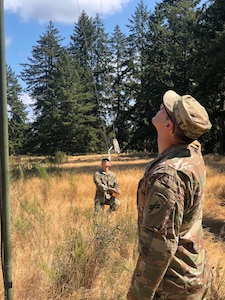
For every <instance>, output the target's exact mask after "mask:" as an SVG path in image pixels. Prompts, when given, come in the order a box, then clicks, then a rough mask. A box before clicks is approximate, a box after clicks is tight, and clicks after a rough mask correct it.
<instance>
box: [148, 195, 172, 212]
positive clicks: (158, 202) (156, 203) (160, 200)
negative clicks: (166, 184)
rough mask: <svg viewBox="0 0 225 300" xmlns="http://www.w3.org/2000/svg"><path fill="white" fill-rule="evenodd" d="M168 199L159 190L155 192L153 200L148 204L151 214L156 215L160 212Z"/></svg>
mask: <svg viewBox="0 0 225 300" xmlns="http://www.w3.org/2000/svg"><path fill="white" fill-rule="evenodd" d="M166 201H167V199H166V197H165V196H164V195H163V194H161V193H157V192H156V193H154V194H153V196H152V201H151V203H150V204H149V206H148V213H149V215H155V214H157V213H158V212H160V211H161V209H162V208H163V206H164V205H165V203H166Z"/></svg>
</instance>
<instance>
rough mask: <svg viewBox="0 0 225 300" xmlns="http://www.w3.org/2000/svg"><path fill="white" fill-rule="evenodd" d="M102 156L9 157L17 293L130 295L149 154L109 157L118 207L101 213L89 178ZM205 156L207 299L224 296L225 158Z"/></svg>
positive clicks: (101, 298)
mask: <svg viewBox="0 0 225 300" xmlns="http://www.w3.org/2000/svg"><path fill="white" fill-rule="evenodd" d="M101 158H102V155H95V156H79V157H78V156H74V157H69V158H68V160H67V161H66V162H64V163H52V162H50V161H48V160H46V159H44V158H42V159H41V158H36V159H31V158H30V159H27V158H26V159H25V158H24V159H19V160H18V159H10V172H11V173H10V174H11V175H10V201H11V232H12V236H11V238H12V274H13V289H12V290H13V299H15V300H45V299H52V300H53V299H54V300H57V299H66V300H69V299H76V300H86V299H87V300H119V299H121V300H125V299H126V293H127V290H128V287H129V284H130V280H131V276H132V272H133V269H134V267H135V265H136V259H137V226H136V221H137V210H136V190H137V184H138V181H139V179H140V178H141V176H142V175H143V172H144V168H145V166H146V164H147V163H148V162H149V161H150V160H151V159H152V158H151V157H150V156H147V155H146V156H145V157H140V156H139V157H138V156H137V157H135V156H125V155H120V156H118V155H114V154H113V155H112V167H111V170H112V171H113V172H115V173H116V175H117V178H118V181H119V184H120V188H121V191H122V193H121V195H120V196H119V200H120V201H121V206H120V208H119V210H118V211H117V212H114V213H112V214H107V213H106V212H105V213H104V214H100V215H96V214H94V210H93V208H94V201H93V198H94V194H95V185H94V183H93V178H92V177H93V172H94V171H95V170H97V169H98V168H99V167H100V162H101ZM205 161H206V165H207V186H206V199H205V205H204V232H205V244H206V246H207V249H208V254H209V257H210V260H211V263H212V266H213V275H214V276H213V283H212V287H211V289H210V291H209V295H208V298H207V299H208V300H224V299H225V296H224V295H225V282H224V281H225V260H224V259H223V257H224V241H225V226H224V224H225V223H224V216H225V158H224V157H219V156H206V157H205ZM0 298H1V299H3V298H4V287H3V283H2V285H1V286H0Z"/></svg>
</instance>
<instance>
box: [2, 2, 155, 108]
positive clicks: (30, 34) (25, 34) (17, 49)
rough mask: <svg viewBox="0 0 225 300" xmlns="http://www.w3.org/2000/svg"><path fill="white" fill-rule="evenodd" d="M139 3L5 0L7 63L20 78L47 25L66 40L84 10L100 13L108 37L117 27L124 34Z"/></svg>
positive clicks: (27, 102)
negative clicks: (22, 64) (22, 67)
mask: <svg viewBox="0 0 225 300" xmlns="http://www.w3.org/2000/svg"><path fill="white" fill-rule="evenodd" d="M143 2H144V4H145V5H146V6H147V8H148V9H149V10H150V11H153V10H154V7H155V4H156V1H155V0H143ZM157 2H160V1H157ZM138 3H140V1H139V0H63V1H56V0H32V1H31V0H4V22H5V31H4V34H5V56H6V62H7V64H8V65H9V66H11V68H12V70H13V71H14V72H15V74H16V75H19V73H20V71H21V66H20V64H21V63H26V62H27V58H28V57H32V55H31V52H32V46H36V45H37V40H38V39H39V37H40V36H41V35H43V34H44V33H45V31H46V27H47V25H48V24H49V21H50V20H52V21H53V24H54V26H55V27H56V28H57V29H58V31H59V33H60V35H61V36H62V37H65V38H66V40H69V37H70V35H71V34H72V32H73V27H74V23H75V22H77V19H78V17H79V15H80V14H81V12H82V11H83V10H84V11H85V12H86V14H87V15H88V16H93V17H95V16H96V13H99V15H100V17H101V18H102V20H103V23H104V25H105V28H106V31H107V32H108V33H112V32H113V30H114V28H115V26H116V25H117V24H118V25H119V26H120V28H121V30H122V31H123V32H125V31H126V24H128V23H129V21H128V19H129V18H131V16H132V14H133V13H134V12H135V8H136V7H137V5H138ZM19 83H20V84H21V85H22V87H25V83H23V82H21V81H20V80H19ZM23 97H24V98H23V100H24V102H25V103H26V104H30V102H31V99H29V97H28V96H27V95H23Z"/></svg>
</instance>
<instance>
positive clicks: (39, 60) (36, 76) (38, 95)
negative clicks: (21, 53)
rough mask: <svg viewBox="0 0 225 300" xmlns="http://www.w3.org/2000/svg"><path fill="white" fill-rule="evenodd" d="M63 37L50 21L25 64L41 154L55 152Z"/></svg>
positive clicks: (23, 74) (25, 76)
mask: <svg viewBox="0 0 225 300" xmlns="http://www.w3.org/2000/svg"><path fill="white" fill-rule="evenodd" d="M62 40H63V39H62V38H61V37H60V36H59V32H58V30H57V29H56V28H55V27H54V25H53V23H52V22H51V21H50V22H49V25H48V26H47V28H46V32H45V33H44V34H43V35H42V36H40V39H39V40H38V41H37V43H38V44H37V45H36V46H34V47H33V50H32V58H28V60H29V63H26V64H22V66H23V70H22V72H21V78H22V79H23V80H24V81H25V82H26V84H27V91H28V92H29V94H30V96H31V97H32V99H33V100H34V105H33V107H34V114H35V116H36V119H35V122H34V123H33V133H34V135H33V138H34V141H33V143H34V144H36V151H37V152H38V153H41V154H53V153H52V151H54V147H53V145H54V137H53V136H52V133H51V128H52V122H53V120H54V114H55V110H56V108H57V101H58V99H57V98H56V97H55V89H54V88H55V83H54V82H55V77H54V76H55V69H56V63H57V61H58V58H59V55H60V52H61V50H62V47H61V45H60V43H61V41H62ZM34 144H33V145H34Z"/></svg>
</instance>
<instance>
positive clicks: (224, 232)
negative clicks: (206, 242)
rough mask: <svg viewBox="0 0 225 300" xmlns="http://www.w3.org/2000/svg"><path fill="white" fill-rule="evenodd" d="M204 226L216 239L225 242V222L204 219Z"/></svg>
mask: <svg viewBox="0 0 225 300" xmlns="http://www.w3.org/2000/svg"><path fill="white" fill-rule="evenodd" d="M203 226H204V227H205V228H207V229H208V230H209V232H211V233H213V234H214V235H215V237H217V238H218V239H221V240H222V241H225V222H224V220H216V219H212V218H208V217H204V218H203Z"/></svg>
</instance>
